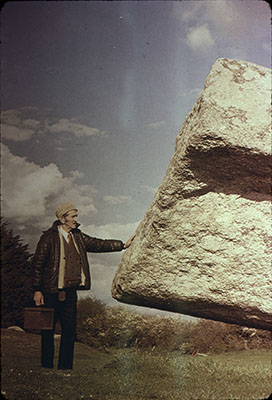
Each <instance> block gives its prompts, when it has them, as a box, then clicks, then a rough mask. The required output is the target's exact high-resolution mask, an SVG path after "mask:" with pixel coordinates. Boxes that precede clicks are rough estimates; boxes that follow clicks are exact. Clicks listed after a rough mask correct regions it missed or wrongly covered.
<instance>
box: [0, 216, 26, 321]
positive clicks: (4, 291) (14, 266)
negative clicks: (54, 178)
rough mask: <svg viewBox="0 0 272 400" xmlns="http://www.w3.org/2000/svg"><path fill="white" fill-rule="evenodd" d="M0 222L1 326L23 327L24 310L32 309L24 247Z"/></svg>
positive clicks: (2, 221)
mask: <svg viewBox="0 0 272 400" xmlns="http://www.w3.org/2000/svg"><path fill="white" fill-rule="evenodd" d="M8 225H9V224H8V222H6V221H5V220H3V219H1V316H2V320H1V326H2V327H7V326H10V325H18V326H23V310H24V307H27V306H32V305H33V303H32V282H31V266H30V257H31V255H30V253H29V252H28V245H24V244H22V240H21V238H20V236H19V235H16V236H14V235H13V232H12V230H11V229H9V227H8Z"/></svg>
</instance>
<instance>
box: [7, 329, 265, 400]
mask: <svg viewBox="0 0 272 400" xmlns="http://www.w3.org/2000/svg"><path fill="white" fill-rule="evenodd" d="M1 336H2V386H1V390H2V394H3V395H4V398H5V399H7V400H46V399H54V400H87V399H89V400H90V399H91V400H149V399H150V400H151V399H153V400H154V399H159V400H195V399H197V400H201V399H203V400H213V399H214V400H229V399H235V400H238V399H241V400H243V399H244V400H251V399H266V398H268V397H269V395H270V393H271V392H272V382H271V373H272V372H271V358H272V357H271V356H272V354H271V352H268V351H266V350H249V351H242V352H234V353H225V354H219V355H208V356H207V357H202V356H195V357H192V356H191V355H183V354H182V353H180V352H171V353H169V352H159V351H157V350H156V351H153V352H152V351H139V350H138V351H136V350H131V349H123V350H116V349H110V350H109V351H108V352H105V351H98V350H95V349H92V348H90V347H89V346H87V345H84V344H82V343H76V347H75V363H74V369H73V370H72V371H69V370H67V371H58V370H57V369H53V370H50V369H43V368H41V367H40V366H39V363H40V336H39V335H34V334H30V333H23V332H15V331H11V330H6V329H3V330H2V335H1ZM58 344H59V340H56V357H57V354H58Z"/></svg>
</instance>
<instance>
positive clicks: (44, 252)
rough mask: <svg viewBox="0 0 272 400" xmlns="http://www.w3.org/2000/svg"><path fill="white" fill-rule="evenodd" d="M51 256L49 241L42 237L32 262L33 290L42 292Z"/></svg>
mask: <svg viewBox="0 0 272 400" xmlns="http://www.w3.org/2000/svg"><path fill="white" fill-rule="evenodd" d="M48 256H49V241H48V239H47V238H46V236H45V235H42V236H41V238H40V240H39V242H38V244H37V248H36V252H35V255H34V257H33V260H32V268H33V280H32V286H33V290H34V292H35V291H40V290H41V287H42V277H43V271H44V267H45V264H46V261H47V259H48Z"/></svg>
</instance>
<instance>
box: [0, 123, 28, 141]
mask: <svg viewBox="0 0 272 400" xmlns="http://www.w3.org/2000/svg"><path fill="white" fill-rule="evenodd" d="M34 133H35V129H28V128H23V127H21V128H18V127H17V126H15V125H7V124H2V125H1V136H2V138H4V139H6V140H13V141H15V142H23V141H25V140H29V139H31V138H32V136H33V135H34Z"/></svg>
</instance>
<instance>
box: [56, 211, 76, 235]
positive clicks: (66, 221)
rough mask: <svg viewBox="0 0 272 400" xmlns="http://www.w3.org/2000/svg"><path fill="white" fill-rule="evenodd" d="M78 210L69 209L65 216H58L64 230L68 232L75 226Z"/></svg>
mask: <svg viewBox="0 0 272 400" xmlns="http://www.w3.org/2000/svg"><path fill="white" fill-rule="evenodd" d="M77 217H78V212H77V211H76V210H72V211H69V212H68V213H67V214H66V215H65V216H63V217H61V218H60V222H61V223H62V227H63V229H64V230H65V231H67V232H70V231H71V230H72V229H74V228H76V226H77Z"/></svg>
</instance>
